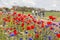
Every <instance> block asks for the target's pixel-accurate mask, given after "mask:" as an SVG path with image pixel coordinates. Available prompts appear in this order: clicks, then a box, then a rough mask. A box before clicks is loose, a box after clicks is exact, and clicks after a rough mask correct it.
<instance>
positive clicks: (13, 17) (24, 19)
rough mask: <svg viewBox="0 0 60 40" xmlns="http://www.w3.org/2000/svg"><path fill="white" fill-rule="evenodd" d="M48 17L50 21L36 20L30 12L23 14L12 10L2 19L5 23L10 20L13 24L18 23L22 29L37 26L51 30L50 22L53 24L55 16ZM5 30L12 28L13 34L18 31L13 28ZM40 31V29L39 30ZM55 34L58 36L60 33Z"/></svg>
mask: <svg viewBox="0 0 60 40" xmlns="http://www.w3.org/2000/svg"><path fill="white" fill-rule="evenodd" d="M49 19H50V21H44V20H37V19H35V18H34V16H32V15H31V14H28V15H25V14H21V13H17V12H14V13H13V14H10V15H8V16H7V17H4V18H3V21H4V22H6V23H9V22H12V23H13V24H14V25H20V26H21V27H22V30H34V29H35V28H36V27H38V28H40V29H41V28H45V27H49V28H50V30H52V29H53V26H52V24H53V21H54V20H55V19H56V17H54V16H49ZM25 25H26V26H25ZM36 25H37V26H36ZM46 25H47V26H46ZM6 30H13V32H14V34H15V35H17V34H18V33H19V32H18V31H17V30H16V29H14V28H6ZM37 30H38V29H37ZM40 32H41V30H40ZM10 34H11V33H10ZM56 36H57V37H59V38H60V34H57V35H56ZM35 37H36V38H38V37H39V34H38V33H36V34H35Z"/></svg>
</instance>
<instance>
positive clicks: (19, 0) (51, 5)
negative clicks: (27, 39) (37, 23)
mask: <svg viewBox="0 0 60 40" xmlns="http://www.w3.org/2000/svg"><path fill="white" fill-rule="evenodd" d="M13 5H18V6H27V7H35V8H45V9H46V10H60V0H0V7H8V8H11V7H12V6H13Z"/></svg>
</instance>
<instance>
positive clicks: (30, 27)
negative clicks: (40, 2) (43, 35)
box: [27, 25, 35, 30]
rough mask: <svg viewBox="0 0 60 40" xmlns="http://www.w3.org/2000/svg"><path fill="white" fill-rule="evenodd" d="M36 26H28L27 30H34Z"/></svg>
mask: <svg viewBox="0 0 60 40" xmlns="http://www.w3.org/2000/svg"><path fill="white" fill-rule="evenodd" d="M34 28H35V26H34V25H31V26H27V30H31V29H34Z"/></svg>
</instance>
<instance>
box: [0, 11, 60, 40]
mask: <svg viewBox="0 0 60 40" xmlns="http://www.w3.org/2000/svg"><path fill="white" fill-rule="evenodd" d="M48 13H49V12H48ZM48 13H46V15H45V16H46V18H45V17H44V18H43V19H41V18H34V16H33V15H31V14H30V13H27V15H26V14H22V13H20V12H16V11H15V12H13V13H12V14H8V13H7V14H4V13H2V12H0V40H60V22H59V21H60V19H59V18H60V15H59V14H60V13H59V14H58V13H56V14H52V13H51V14H50V13H49V14H48Z"/></svg>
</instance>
